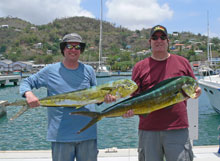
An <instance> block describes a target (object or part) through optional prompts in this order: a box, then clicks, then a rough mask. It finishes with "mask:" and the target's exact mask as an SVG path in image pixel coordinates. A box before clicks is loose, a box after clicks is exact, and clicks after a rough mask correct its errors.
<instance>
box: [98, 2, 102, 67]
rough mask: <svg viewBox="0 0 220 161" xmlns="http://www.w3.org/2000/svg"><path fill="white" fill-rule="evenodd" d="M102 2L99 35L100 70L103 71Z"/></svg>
mask: <svg viewBox="0 0 220 161" xmlns="http://www.w3.org/2000/svg"><path fill="white" fill-rule="evenodd" d="M100 1H101V6H100V7H101V10H100V35H99V67H98V70H100V69H102V65H101V58H102V0H100Z"/></svg>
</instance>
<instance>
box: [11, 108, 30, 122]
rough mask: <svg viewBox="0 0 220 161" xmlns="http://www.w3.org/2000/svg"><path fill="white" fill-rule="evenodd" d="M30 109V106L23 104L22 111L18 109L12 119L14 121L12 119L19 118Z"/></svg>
mask: <svg viewBox="0 0 220 161" xmlns="http://www.w3.org/2000/svg"><path fill="white" fill-rule="evenodd" d="M28 109H29V107H28V106H23V107H22V108H21V110H20V111H18V112H17V113H16V114H15V115H14V116H13V117H12V118H10V121H12V120H14V119H16V118H18V117H19V116H21V115H22V114H23V113H24V112H25V111H27V110H28Z"/></svg>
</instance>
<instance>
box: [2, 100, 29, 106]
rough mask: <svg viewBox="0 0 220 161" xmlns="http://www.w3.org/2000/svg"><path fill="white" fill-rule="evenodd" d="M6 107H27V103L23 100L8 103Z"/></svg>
mask: <svg viewBox="0 0 220 161" xmlns="http://www.w3.org/2000/svg"><path fill="white" fill-rule="evenodd" d="M5 106H27V102H26V101H24V100H22V101H15V102H12V103H7V104H6V105H5Z"/></svg>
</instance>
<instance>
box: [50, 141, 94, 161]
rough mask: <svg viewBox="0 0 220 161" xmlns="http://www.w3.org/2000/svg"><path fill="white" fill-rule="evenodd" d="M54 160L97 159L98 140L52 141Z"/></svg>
mask: <svg viewBox="0 0 220 161" xmlns="http://www.w3.org/2000/svg"><path fill="white" fill-rule="evenodd" d="M51 146H52V159H53V161H74V160H75V159H76V161H97V155H98V149H97V140H86V141H80V142H64V143H63V142H52V143H51Z"/></svg>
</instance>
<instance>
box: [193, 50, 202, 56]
mask: <svg viewBox="0 0 220 161" xmlns="http://www.w3.org/2000/svg"><path fill="white" fill-rule="evenodd" d="M194 52H195V53H196V55H198V54H202V53H203V50H195V51H194Z"/></svg>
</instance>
